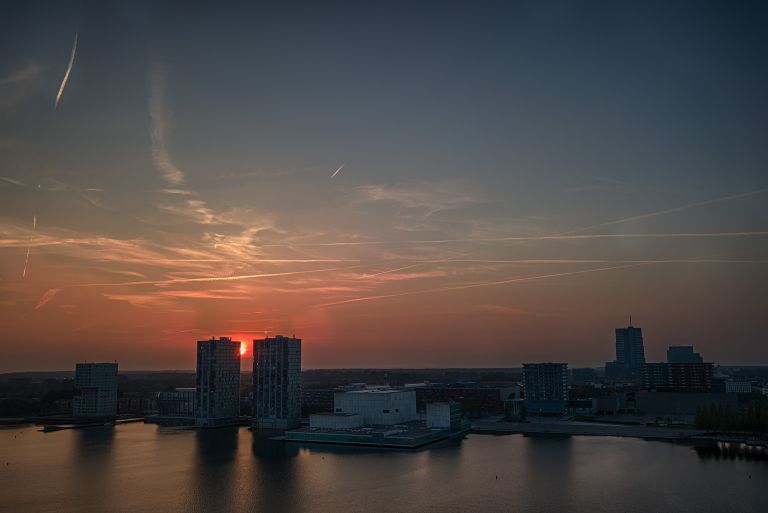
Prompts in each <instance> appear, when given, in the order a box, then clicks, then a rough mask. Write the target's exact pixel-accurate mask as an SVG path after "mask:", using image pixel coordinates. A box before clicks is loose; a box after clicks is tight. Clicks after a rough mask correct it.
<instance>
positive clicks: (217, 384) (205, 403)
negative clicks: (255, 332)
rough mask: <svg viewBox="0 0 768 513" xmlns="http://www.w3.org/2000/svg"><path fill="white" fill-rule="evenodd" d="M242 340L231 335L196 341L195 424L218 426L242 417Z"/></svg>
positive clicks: (199, 425) (228, 423)
mask: <svg viewBox="0 0 768 513" xmlns="http://www.w3.org/2000/svg"><path fill="white" fill-rule="evenodd" d="M240 345H241V344H240V342H238V341H235V340H232V339H231V338H228V337H221V338H220V339H216V338H212V339H211V340H201V341H199V342H198V343H197V380H196V383H197V386H196V387H195V388H196V390H195V424H196V425H197V426H198V427H218V426H227V425H232V424H235V423H237V421H238V420H239V417H240Z"/></svg>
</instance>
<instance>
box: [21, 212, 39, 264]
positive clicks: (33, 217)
mask: <svg viewBox="0 0 768 513" xmlns="http://www.w3.org/2000/svg"><path fill="white" fill-rule="evenodd" d="M35 230H37V216H32V235H30V236H29V240H30V241H32V238H33V237H34V236H35ZM29 248H30V247H29V246H27V256H26V258H25V259H24V270H23V271H22V272H21V278H22V279H24V278H26V277H27V265H29Z"/></svg>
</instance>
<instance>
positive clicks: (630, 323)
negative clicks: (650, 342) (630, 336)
mask: <svg viewBox="0 0 768 513" xmlns="http://www.w3.org/2000/svg"><path fill="white" fill-rule="evenodd" d="M629 325H630V326H632V314H629Z"/></svg>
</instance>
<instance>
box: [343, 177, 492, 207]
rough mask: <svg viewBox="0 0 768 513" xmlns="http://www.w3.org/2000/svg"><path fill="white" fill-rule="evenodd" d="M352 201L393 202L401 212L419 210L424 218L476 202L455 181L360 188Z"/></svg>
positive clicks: (363, 186)
mask: <svg viewBox="0 0 768 513" xmlns="http://www.w3.org/2000/svg"><path fill="white" fill-rule="evenodd" d="M356 202H358V203H362V202H393V203H395V204H398V205H399V206H400V207H402V208H405V209H421V210H425V211H426V215H431V214H434V213H436V212H439V211H441V210H451V209H457V208H463V207H467V206H469V205H474V204H476V203H479V202H480V199H479V198H478V197H477V196H475V195H473V194H471V193H469V192H467V186H466V185H464V184H460V183H459V182H455V181H444V182H438V183H427V182H415V183H410V184H400V185H361V186H359V187H358V188H357V197H356Z"/></svg>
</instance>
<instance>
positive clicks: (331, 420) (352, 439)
mask: <svg viewBox="0 0 768 513" xmlns="http://www.w3.org/2000/svg"><path fill="white" fill-rule="evenodd" d="M425 417H426V419H425V420H424V419H422V420H419V419H418V416H417V414H416V392H415V391H414V390H413V389H389V388H386V389H384V388H380V389H370V388H368V389H363V390H354V391H347V392H337V393H336V394H335V396H334V409H333V411H332V412H327V413H317V414H312V415H310V416H309V427H305V428H298V429H291V430H288V431H286V432H285V439H286V440H288V441H301V442H324V443H338V444H352V445H370V446H377V447H409V448H414V447H420V446H422V445H426V444H430V443H433V442H436V441H438V440H444V439H446V438H449V437H452V436H461V435H463V434H464V433H465V432H466V431H468V430H469V423H468V422H467V421H465V420H463V419H462V417H461V406H460V405H459V404H458V403H456V402H444V403H429V404H427V405H426V416H425Z"/></svg>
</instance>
